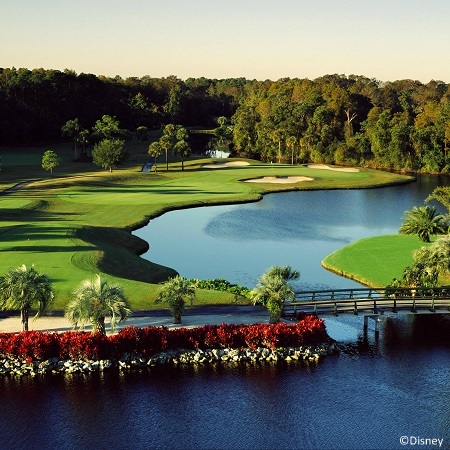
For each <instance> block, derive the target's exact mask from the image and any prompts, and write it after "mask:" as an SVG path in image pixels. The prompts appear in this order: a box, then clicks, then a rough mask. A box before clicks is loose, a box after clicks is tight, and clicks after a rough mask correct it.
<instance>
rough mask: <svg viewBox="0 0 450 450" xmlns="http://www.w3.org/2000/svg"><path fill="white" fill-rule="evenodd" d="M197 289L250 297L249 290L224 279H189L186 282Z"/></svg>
mask: <svg viewBox="0 0 450 450" xmlns="http://www.w3.org/2000/svg"><path fill="white" fill-rule="evenodd" d="M188 281H189V282H191V283H192V284H193V285H194V286H195V287H196V288H198V289H208V290H211V291H221V292H230V293H232V294H234V295H236V296H241V297H247V298H249V297H250V289H249V288H247V287H245V286H240V285H239V284H232V283H230V282H229V281H227V280H225V279H224V278H213V279H210V280H199V279H197V278H191V279H189V280H188Z"/></svg>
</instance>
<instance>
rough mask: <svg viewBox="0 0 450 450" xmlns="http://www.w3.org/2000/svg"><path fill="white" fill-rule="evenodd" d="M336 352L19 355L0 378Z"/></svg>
mask: <svg viewBox="0 0 450 450" xmlns="http://www.w3.org/2000/svg"><path fill="white" fill-rule="evenodd" d="M339 352H340V350H339V347H338V345H337V344H336V343H335V342H333V341H331V340H330V341H329V342H324V343H322V344H316V345H305V346H300V347H286V348H278V349H269V348H266V347H258V348H257V349H255V350H252V349H250V348H243V349H236V348H224V349H205V350H201V349H196V350H185V349H179V350H172V351H166V352H160V353H157V354H155V355H152V356H149V357H145V356H143V355H142V354H136V355H131V354H129V353H128V354H125V355H124V356H123V357H121V358H119V359H106V360H70V359H65V360H62V359H58V358H56V357H55V358H50V359H48V360H45V361H34V362H26V361H23V360H21V359H19V358H2V359H0V377H1V376H14V377H22V376H30V377H35V376H45V375H66V374H80V375H83V374H90V373H95V372H97V373H103V372H105V371H110V370H118V371H133V370H138V371H143V370H146V369H147V370H148V369H150V370H151V369H152V368H155V367H164V368H169V369H170V368H176V367H180V366H190V367H199V366H200V367H203V366H208V365H219V366H220V365H234V366H236V365H243V364H253V365H259V366H264V365H267V364H270V365H272V364H298V365H300V366H305V367H308V366H309V365H310V364H317V363H319V361H320V359H321V358H323V357H325V356H331V355H336V354H338V353H339Z"/></svg>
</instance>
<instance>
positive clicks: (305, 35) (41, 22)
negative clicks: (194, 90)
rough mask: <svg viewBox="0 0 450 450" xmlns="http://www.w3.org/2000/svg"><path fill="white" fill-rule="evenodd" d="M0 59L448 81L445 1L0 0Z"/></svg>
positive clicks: (249, 74) (13, 63) (122, 70)
mask: <svg viewBox="0 0 450 450" xmlns="http://www.w3.org/2000/svg"><path fill="white" fill-rule="evenodd" d="M1 1H2V3H3V4H2V5H1V9H0V42H1V43H2V44H1V45H0V67H4V68H6V67H16V68H19V67H26V68H28V69H34V68H41V67H42V68H44V69H58V70H64V69H71V70H74V71H75V72H76V73H78V74H79V73H92V74H95V75H104V76H108V77H114V76H116V75H120V76H121V77H122V78H127V77H138V78H140V77H142V76H145V75H148V76H151V77H157V78H160V77H167V76H170V75H175V76H177V77H178V78H181V79H187V78H189V77H194V78H198V77H206V78H217V79H223V78H238V77H245V78H248V79H257V80H266V79H271V80H278V79H280V78H284V77H289V78H309V79H314V78H317V77H320V76H323V75H327V74H344V75H351V74H353V75H364V76H366V77H369V78H375V79H377V80H380V81H394V80H399V79H414V80H419V81H421V82H423V83H427V82H428V81H430V80H441V81H444V82H446V83H450V58H449V53H450V26H449V25H448V20H449V18H450V0H309V1H306V0H216V1H214V0H160V1H156V0H120V1H119V0H15V1H11V0H10V1H7V0H1Z"/></svg>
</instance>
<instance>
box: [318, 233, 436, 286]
mask: <svg viewBox="0 0 450 450" xmlns="http://www.w3.org/2000/svg"><path fill="white" fill-rule="evenodd" d="M425 245H430V244H425V243H424V242H422V241H420V240H419V238H418V237H417V236H405V235H400V234H389V235H386V236H374V237H370V238H365V239H361V240H359V241H356V242H354V243H352V244H350V245H347V246H346V247H343V248H341V249H339V250H336V251H335V252H333V253H331V255H328V256H327V257H326V258H325V259H324V260H323V261H322V265H323V266H324V267H325V268H326V269H328V270H330V271H332V272H335V273H337V274H339V275H342V276H345V277H347V278H351V279H353V280H355V281H358V282H359V283H362V284H365V285H367V286H373V287H384V286H386V285H388V284H389V283H390V282H391V281H392V280H393V278H398V279H400V278H402V274H403V269H404V268H405V267H407V266H411V265H412V263H413V253H414V251H415V250H417V249H419V248H421V247H423V246H425Z"/></svg>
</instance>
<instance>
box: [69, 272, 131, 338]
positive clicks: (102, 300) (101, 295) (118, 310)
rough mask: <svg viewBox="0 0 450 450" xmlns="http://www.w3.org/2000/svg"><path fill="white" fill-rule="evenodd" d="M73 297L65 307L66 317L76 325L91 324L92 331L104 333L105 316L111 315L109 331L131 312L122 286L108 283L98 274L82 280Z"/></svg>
mask: <svg viewBox="0 0 450 450" xmlns="http://www.w3.org/2000/svg"><path fill="white" fill-rule="evenodd" d="M74 295H75V299H74V300H73V301H72V302H70V303H69V305H68V306H67V309H66V314H65V316H66V318H67V319H68V320H69V322H70V323H71V324H72V325H73V326H74V327H77V326H78V323H80V327H81V328H83V327H84V325H86V323H88V322H90V323H91V324H92V333H101V334H103V335H104V334H106V330H105V318H106V316H111V331H112V332H114V330H115V328H116V324H117V323H121V322H123V321H125V320H126V319H127V318H128V316H129V315H130V313H131V309H130V307H129V303H128V300H127V299H126V297H125V295H124V293H123V291H122V288H121V287H120V286H119V285H117V284H109V283H108V281H107V280H102V278H101V277H100V275H97V277H96V278H95V279H94V280H84V281H82V282H81V284H80V285H79V286H78V287H77V288H76V289H75V291H74Z"/></svg>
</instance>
